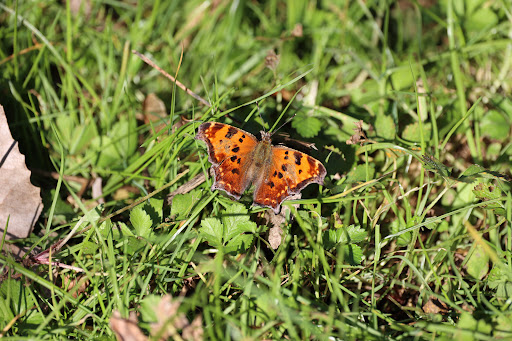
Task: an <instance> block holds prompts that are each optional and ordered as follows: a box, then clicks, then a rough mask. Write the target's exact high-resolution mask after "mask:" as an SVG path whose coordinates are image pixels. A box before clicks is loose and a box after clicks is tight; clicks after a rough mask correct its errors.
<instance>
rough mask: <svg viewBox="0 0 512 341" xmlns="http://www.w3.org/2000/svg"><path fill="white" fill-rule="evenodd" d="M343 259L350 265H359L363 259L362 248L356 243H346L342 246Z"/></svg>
mask: <svg viewBox="0 0 512 341" xmlns="http://www.w3.org/2000/svg"><path fill="white" fill-rule="evenodd" d="M343 253H344V254H345V260H346V261H347V262H348V263H349V264H350V265H359V264H361V262H362V261H363V250H361V247H359V245H356V244H348V245H345V246H344V247H343Z"/></svg>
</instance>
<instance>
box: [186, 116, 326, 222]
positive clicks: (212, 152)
mask: <svg viewBox="0 0 512 341" xmlns="http://www.w3.org/2000/svg"><path fill="white" fill-rule="evenodd" d="M260 133H261V141H258V139H256V137H255V136H254V135H252V134H250V133H248V132H246V131H243V130H242V129H238V128H235V127H233V126H230V125H228V124H224V123H218V122H206V123H203V124H201V125H200V126H199V131H198V133H197V135H196V139H198V140H202V141H204V142H205V143H206V146H207V148H208V161H210V163H211V164H212V171H213V176H214V182H213V185H212V191H213V190H216V189H220V190H223V191H225V192H226V193H227V194H229V195H230V196H232V197H234V198H235V199H236V200H239V199H240V197H241V196H242V194H243V193H244V192H245V190H246V189H247V188H248V187H249V185H250V184H251V183H252V184H254V196H253V204H254V205H257V206H261V207H269V208H272V209H273V210H274V213H276V214H278V213H279V211H280V208H281V203H282V202H283V201H284V200H286V199H287V198H289V197H291V196H293V195H296V194H299V193H300V191H301V190H302V189H303V188H304V187H306V186H307V185H309V184H312V183H317V184H320V185H322V184H323V182H324V178H325V175H326V174H327V172H326V170H325V167H324V165H323V164H322V163H321V162H320V161H318V160H316V159H314V158H312V157H311V156H309V155H307V154H304V153H302V152H299V151H297V150H294V149H291V148H287V147H284V146H273V145H272V144H271V136H272V134H271V133H268V132H265V131H261V132H260Z"/></svg>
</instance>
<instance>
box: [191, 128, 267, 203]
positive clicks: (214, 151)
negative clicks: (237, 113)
mask: <svg viewBox="0 0 512 341" xmlns="http://www.w3.org/2000/svg"><path fill="white" fill-rule="evenodd" d="M196 138H197V139H200V140H203V141H204V142H205V143H206V145H207V147H208V161H210V162H211V164H212V170H213V173H214V178H215V181H214V183H213V186H212V190H215V189H221V190H223V191H225V192H226V193H228V194H230V195H231V196H233V197H235V198H236V199H240V197H241V195H242V193H243V192H244V191H245V190H246V189H247V187H248V186H249V184H250V181H251V179H249V178H248V177H247V174H248V167H249V166H250V164H251V155H252V153H253V151H254V149H255V147H256V145H257V144H258V140H257V139H256V137H254V136H253V135H252V134H249V133H247V132H245V131H243V130H241V129H238V128H235V127H233V126H230V125H227V124H223V123H216V122H206V123H203V124H201V125H200V126H199V132H198V133H197V136H196Z"/></svg>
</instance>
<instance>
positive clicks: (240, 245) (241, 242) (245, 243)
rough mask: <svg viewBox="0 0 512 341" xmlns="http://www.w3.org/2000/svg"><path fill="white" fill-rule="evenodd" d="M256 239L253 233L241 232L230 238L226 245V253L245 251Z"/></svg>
mask: <svg viewBox="0 0 512 341" xmlns="http://www.w3.org/2000/svg"><path fill="white" fill-rule="evenodd" d="M253 239H254V235H253V234H239V235H237V236H235V237H234V238H232V239H231V240H229V241H228V242H227V243H226V246H225V247H224V252H225V253H233V252H238V253H241V252H244V251H245V250H247V249H248V248H249V246H250V245H251V243H252V240H253Z"/></svg>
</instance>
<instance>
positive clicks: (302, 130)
mask: <svg viewBox="0 0 512 341" xmlns="http://www.w3.org/2000/svg"><path fill="white" fill-rule="evenodd" d="M292 127H293V128H295V130H297V133H299V135H300V136H302V137H305V138H312V137H315V136H317V135H318V133H319V132H320V129H322V122H321V121H320V120H319V119H318V118H316V117H312V116H311V115H310V114H306V113H304V112H301V113H299V114H297V116H295V118H294V119H293V120H292Z"/></svg>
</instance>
